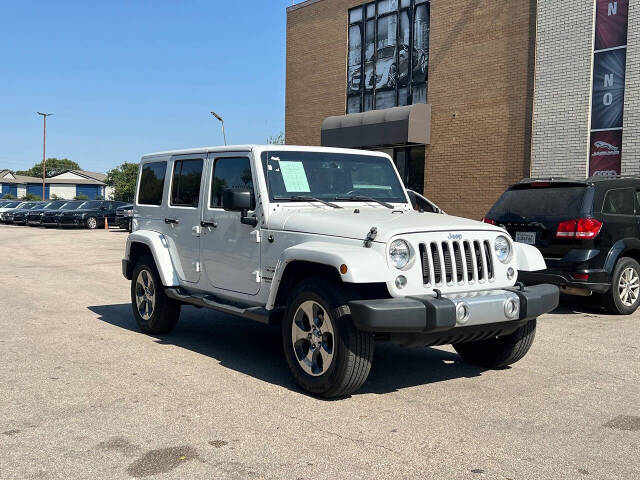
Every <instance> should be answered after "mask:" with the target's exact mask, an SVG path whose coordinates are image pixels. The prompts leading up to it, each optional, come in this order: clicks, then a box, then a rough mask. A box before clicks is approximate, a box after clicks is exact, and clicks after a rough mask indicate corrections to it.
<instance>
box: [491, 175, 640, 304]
mask: <svg viewBox="0 0 640 480" xmlns="http://www.w3.org/2000/svg"><path fill="white" fill-rule="evenodd" d="M639 200H640V178H615V177H614V178H611V177H592V178H589V179H586V180H572V179H563V178H551V179H535V180H534V179H527V180H523V181H522V182H520V183H518V184H516V185H512V186H511V187H509V189H508V190H507V191H506V192H505V193H504V194H503V195H502V196H501V197H500V198H499V199H498V201H497V202H496V203H495V205H494V206H493V207H492V208H491V210H489V212H488V213H487V216H486V218H485V219H484V220H485V222H487V223H491V224H494V225H498V226H502V227H504V228H506V229H507V231H508V232H509V233H510V234H511V236H512V237H513V238H514V239H515V240H516V241H517V242H522V243H526V244H529V245H535V246H536V247H537V248H538V249H539V250H540V251H541V252H542V254H543V256H544V259H545V262H546V264H547V268H546V269H545V270H543V271H538V272H520V274H519V279H520V280H522V281H523V282H524V283H525V284H536V283H540V282H546V283H553V284H555V285H558V286H559V287H560V290H561V292H564V293H566V294H573V295H592V294H596V295H600V296H601V297H602V299H603V303H604V305H605V306H606V308H607V309H608V310H609V311H611V312H612V313H617V314H630V313H633V312H634V311H635V310H636V309H637V308H638V305H639V304H640V264H639V263H638V262H640V202H639Z"/></svg>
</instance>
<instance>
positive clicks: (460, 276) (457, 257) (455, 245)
mask: <svg viewBox="0 0 640 480" xmlns="http://www.w3.org/2000/svg"><path fill="white" fill-rule="evenodd" d="M453 257H454V258H455V260H456V280H457V281H458V282H461V281H463V280H464V274H463V273H462V252H461V251H460V243H458V242H454V243H453Z"/></svg>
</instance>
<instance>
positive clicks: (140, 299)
mask: <svg viewBox="0 0 640 480" xmlns="http://www.w3.org/2000/svg"><path fill="white" fill-rule="evenodd" d="M131 308H132V310H133V316H134V318H135V319H136V323H137V324H138V327H140V330H142V331H143V332H144V333H148V334H151V335H157V334H162V333H169V332H170V331H171V330H173V329H174V327H175V326H176V323H178V319H179V318H180V303H179V302H177V301H175V300H172V299H170V298H169V297H167V295H166V294H165V293H164V287H163V286H162V282H161V280H160V276H159V275H158V271H157V269H156V266H155V263H154V261H153V257H151V256H149V255H144V256H143V257H141V258H140V259H139V260H138V263H137V264H136V266H135V268H134V269H133V274H132V276H131Z"/></svg>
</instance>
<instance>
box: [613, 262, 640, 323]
mask: <svg viewBox="0 0 640 480" xmlns="http://www.w3.org/2000/svg"><path fill="white" fill-rule="evenodd" d="M639 304H640V264H638V262H637V261H635V260H634V259H633V258H629V257H622V258H621V259H619V260H618V262H617V263H616V267H615V268H614V269H613V275H612V276H611V288H610V289H609V291H608V292H607V293H606V294H605V295H604V305H605V307H606V308H607V310H608V311H610V312H611V313H615V314H617V315H630V314H632V313H633V312H635V311H636V309H637V308H638V305H639Z"/></svg>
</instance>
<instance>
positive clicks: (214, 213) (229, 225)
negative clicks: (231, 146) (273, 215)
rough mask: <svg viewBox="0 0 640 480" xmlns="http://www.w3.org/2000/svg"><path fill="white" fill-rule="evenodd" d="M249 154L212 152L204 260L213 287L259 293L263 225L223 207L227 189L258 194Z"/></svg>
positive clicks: (249, 213) (203, 230)
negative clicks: (243, 219) (243, 220)
mask: <svg viewBox="0 0 640 480" xmlns="http://www.w3.org/2000/svg"><path fill="white" fill-rule="evenodd" d="M249 155H250V153H248V152H244V153H231V152H229V153H226V152H225V153H224V154H215V153H212V154H209V158H210V161H209V172H208V175H207V177H208V180H209V186H208V198H207V200H206V205H203V209H202V212H203V213H202V221H203V223H202V225H203V227H202V238H201V243H200V259H201V261H202V266H203V269H204V272H205V275H206V276H207V278H208V281H209V283H210V285H212V286H213V287H215V288H218V289H222V290H228V291H232V292H238V293H244V294H248V295H255V294H257V293H258V291H259V290H260V243H259V232H260V227H252V226H250V225H245V224H242V223H241V222H240V216H241V214H240V212H227V211H225V210H224V209H223V208H222V192H223V191H224V190H225V189H226V188H247V189H250V190H251V191H252V192H253V194H254V196H255V189H254V184H255V182H254V178H255V177H254V175H255V171H253V169H252V164H251V160H250V156H249ZM257 208H260V207H257ZM252 213H253V212H248V215H251V214H252Z"/></svg>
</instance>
